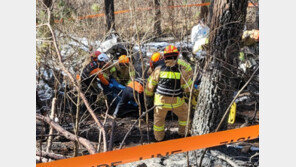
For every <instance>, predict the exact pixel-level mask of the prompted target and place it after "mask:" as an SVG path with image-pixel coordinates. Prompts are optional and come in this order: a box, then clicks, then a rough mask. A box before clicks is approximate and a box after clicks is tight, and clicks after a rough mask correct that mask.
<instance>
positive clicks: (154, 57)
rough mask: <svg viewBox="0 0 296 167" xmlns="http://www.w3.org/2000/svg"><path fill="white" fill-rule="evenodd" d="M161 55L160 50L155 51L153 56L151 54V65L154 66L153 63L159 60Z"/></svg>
mask: <svg viewBox="0 0 296 167" xmlns="http://www.w3.org/2000/svg"><path fill="white" fill-rule="evenodd" d="M160 57H161V55H160V53H159V52H155V53H153V54H152V56H151V58H150V61H149V63H150V67H152V66H153V63H155V62H157V61H159V60H160Z"/></svg>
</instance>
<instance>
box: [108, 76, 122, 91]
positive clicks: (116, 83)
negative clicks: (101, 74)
mask: <svg viewBox="0 0 296 167" xmlns="http://www.w3.org/2000/svg"><path fill="white" fill-rule="evenodd" d="M110 81H111V82H112V84H113V85H114V87H115V88H117V89H121V90H123V89H125V88H126V87H125V86H123V85H121V84H120V83H118V82H117V81H116V80H115V79H114V78H111V79H110Z"/></svg>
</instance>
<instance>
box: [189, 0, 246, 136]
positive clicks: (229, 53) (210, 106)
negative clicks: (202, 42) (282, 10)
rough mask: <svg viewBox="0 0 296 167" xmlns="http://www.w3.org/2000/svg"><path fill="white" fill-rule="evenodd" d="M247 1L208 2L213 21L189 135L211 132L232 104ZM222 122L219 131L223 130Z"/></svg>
mask: <svg viewBox="0 0 296 167" xmlns="http://www.w3.org/2000/svg"><path fill="white" fill-rule="evenodd" d="M247 5H248V2H247V0H241V1H236V0H229V1H226V0H215V1H213V0H212V2H211V7H210V9H211V10H212V11H211V12H210V13H212V19H211V20H210V25H211V27H210V36H209V48H208V55H207V56H206V62H205V66H204V69H203V77H202V80H201V91H200V94H199V100H198V104H199V106H198V108H197V110H196V111H195V113H194V119H193V124H192V132H193V134H194V135H201V134H205V133H210V132H213V131H214V130H215V129H216V128H217V126H218V124H219V122H220V120H221V118H222V117H223V114H224V112H225V110H226V109H227V106H229V104H230V103H231V100H232V97H233V94H234V90H233V85H234V81H235V80H234V79H235V77H236V67H237V63H236V60H237V59H236V57H237V55H238V52H239V41H240V39H241V35H242V31H243V27H244V23H245V18H246V9H247ZM225 125H226V124H225V122H224V124H222V126H221V127H222V128H221V129H225V128H226V126H225Z"/></svg>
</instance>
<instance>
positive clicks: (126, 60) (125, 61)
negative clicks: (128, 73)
mask: <svg viewBox="0 0 296 167" xmlns="http://www.w3.org/2000/svg"><path fill="white" fill-rule="evenodd" d="M118 61H119V63H122V64H125V63H129V58H128V57H127V56H126V55H121V56H120V57H119V58H118Z"/></svg>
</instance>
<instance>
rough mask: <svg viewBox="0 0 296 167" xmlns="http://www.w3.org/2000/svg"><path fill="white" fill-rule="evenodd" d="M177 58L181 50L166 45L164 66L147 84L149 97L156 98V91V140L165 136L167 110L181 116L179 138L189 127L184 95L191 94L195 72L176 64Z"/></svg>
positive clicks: (179, 117)
mask: <svg viewBox="0 0 296 167" xmlns="http://www.w3.org/2000/svg"><path fill="white" fill-rule="evenodd" d="M178 56H179V51H178V49H177V48H176V47H175V46H173V45H169V46H167V47H166V48H165V49H164V55H163V58H164V62H165V64H164V65H162V66H157V67H156V68H155V70H154V71H153V72H152V74H151V75H150V77H149V78H148V81H147V86H146V90H145V93H146V95H147V96H153V94H154V92H155V95H154V105H155V106H156V107H155V109H154V125H153V130H154V137H155V139H156V140H157V141H161V140H163V139H164V137H165V132H164V128H165V118H166V115H167V112H168V111H172V112H173V113H175V114H176V115H177V116H178V122H179V130H178V134H179V135H181V136H184V135H185V133H186V132H185V128H186V125H187V123H188V125H189V122H187V121H189V120H187V119H188V106H187V104H186V102H185V100H184V98H183V92H189V88H190V86H191V85H192V79H191V76H192V71H186V68H185V67H184V66H181V65H179V64H178V63H177V60H178ZM188 129H189V127H188ZM187 132H188V131H187Z"/></svg>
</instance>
